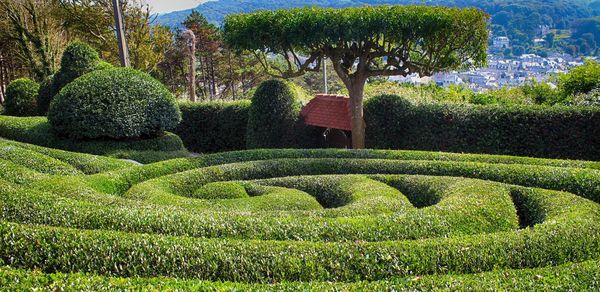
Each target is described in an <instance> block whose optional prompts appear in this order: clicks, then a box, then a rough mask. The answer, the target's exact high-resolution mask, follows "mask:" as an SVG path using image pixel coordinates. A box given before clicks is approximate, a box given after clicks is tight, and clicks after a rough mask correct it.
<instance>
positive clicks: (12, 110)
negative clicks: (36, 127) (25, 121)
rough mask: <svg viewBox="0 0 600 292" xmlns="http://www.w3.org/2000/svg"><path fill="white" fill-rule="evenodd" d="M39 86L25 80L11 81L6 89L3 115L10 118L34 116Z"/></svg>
mask: <svg viewBox="0 0 600 292" xmlns="http://www.w3.org/2000/svg"><path fill="white" fill-rule="evenodd" d="M39 87H40V86H39V85H38V84H37V83H36V82H35V81H33V80H31V79H27V78H20V79H16V80H13V81H12V82H11V83H10V84H8V86H7V87H6V101H5V103H4V114H6V115H10V116H34V115H35V114H36V110H37V107H36V97H37V93H38V90H39Z"/></svg>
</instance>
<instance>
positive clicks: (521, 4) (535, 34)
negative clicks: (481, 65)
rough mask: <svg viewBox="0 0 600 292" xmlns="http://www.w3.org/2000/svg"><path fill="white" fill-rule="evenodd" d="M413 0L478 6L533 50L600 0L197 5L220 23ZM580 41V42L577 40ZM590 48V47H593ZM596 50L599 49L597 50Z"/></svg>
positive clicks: (597, 8)
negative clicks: (234, 17)
mask: <svg viewBox="0 0 600 292" xmlns="http://www.w3.org/2000/svg"><path fill="white" fill-rule="evenodd" d="M383 4H414V5H423V4H425V5H443V6H456V7H476V8H479V9H482V10H484V11H486V12H487V13H489V14H490V15H491V16H492V30H493V31H494V34H495V35H499V36H508V37H509V38H510V39H511V41H512V42H513V44H514V45H515V46H518V47H522V49H519V51H521V50H523V51H531V49H532V48H529V46H530V44H532V42H533V39H535V38H539V37H542V35H541V32H540V30H539V27H540V26H541V25H546V26H549V27H551V28H554V29H559V30H560V29H571V24H572V23H574V22H576V21H577V20H580V19H585V18H590V17H594V16H599V15H600V0H550V1H543V0H533V1H526V0H488V1H482V0H430V1H423V0H308V1H304V0H286V1H269V0H219V1H210V2H206V3H203V4H200V5H198V7H196V8H195V9H196V10H198V11H199V12H201V13H202V14H203V15H204V16H205V17H206V18H207V19H208V21H209V22H212V23H214V24H217V25H219V24H220V23H221V22H222V21H223V19H224V17H225V15H227V14H232V13H243V12H252V11H255V10H260V9H281V8H292V7H304V6H313V5H314V6H322V7H348V6H361V5H383ZM191 11H192V9H188V10H183V11H176V12H171V13H167V14H162V15H159V16H158V17H157V23H159V24H163V25H167V26H170V27H179V26H180V25H181V22H182V21H183V19H185V17H186V16H187V15H189V14H190V13H191ZM578 42H579V43H578ZM587 42H588V43H589V44H587V45H585V44H582V43H581V41H579V40H572V41H570V42H567V43H565V44H563V45H562V46H564V47H566V46H568V45H571V44H576V45H577V46H581V47H586V48H587V50H588V51H589V52H582V53H586V54H593V50H594V48H595V47H596V43H600V40H587ZM590 48H591V49H590ZM596 53H597V52H596Z"/></svg>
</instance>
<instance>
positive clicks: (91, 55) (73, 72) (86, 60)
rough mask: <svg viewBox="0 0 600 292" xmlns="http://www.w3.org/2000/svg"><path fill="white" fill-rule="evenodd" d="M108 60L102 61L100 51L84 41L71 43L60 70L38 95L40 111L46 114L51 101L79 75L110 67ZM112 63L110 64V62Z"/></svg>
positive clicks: (64, 54)
mask: <svg viewBox="0 0 600 292" xmlns="http://www.w3.org/2000/svg"><path fill="white" fill-rule="evenodd" d="M106 64H108V63H106V62H100V58H99V57H98V52H96V50H94V49H93V48H92V47H90V46H89V45H87V44H85V43H82V42H77V41H76V42H73V43H71V44H70V45H69V46H68V47H67V48H66V49H65V52H64V53H63V56H62V59H61V61H60V70H58V72H56V74H55V75H54V76H53V78H52V79H51V82H50V84H49V85H46V86H43V87H42V89H43V90H41V91H40V94H39V97H38V104H39V105H38V111H39V112H40V113H41V114H45V113H46V112H47V111H48V107H49V105H50V102H51V101H52V99H53V98H54V96H56V94H58V93H59V92H60V90H61V89H62V88H63V87H64V86H65V85H67V84H69V83H70V82H71V81H73V80H75V79H77V77H79V76H81V75H83V74H85V73H88V72H91V71H94V70H98V69H104V68H108V66H107V65H106ZM108 65H110V64H108Z"/></svg>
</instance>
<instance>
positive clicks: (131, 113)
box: [48, 68, 181, 139]
mask: <svg viewBox="0 0 600 292" xmlns="http://www.w3.org/2000/svg"><path fill="white" fill-rule="evenodd" d="M180 119H181V113H180V111H179V108H178V107H177V104H176V102H175V98H174V97H173V95H172V94H171V93H170V92H169V91H168V90H167V89H166V88H165V87H164V86H163V85H162V84H160V82H158V81H157V80H155V79H154V78H152V77H150V76H149V75H147V74H145V73H141V72H139V71H136V70H133V69H123V68H115V69H106V70H98V71H94V72H92V73H89V74H86V75H84V76H82V77H80V78H78V79H76V80H75V81H74V82H72V83H70V84H68V85H67V86H66V87H65V88H64V89H63V90H61V92H60V93H59V94H58V95H57V96H56V98H55V100H54V101H53V102H52V104H51V105H50V111H49V113H48V121H49V122H50V124H51V125H52V128H53V129H54V130H55V131H56V132H57V133H59V134H60V135H63V136H66V137H70V138H75V139H79V138H88V139H94V138H113V139H121V138H139V137H156V136H159V135H161V134H162V133H163V131H166V130H170V129H173V128H175V127H176V126H177V124H178V123H179V121H180Z"/></svg>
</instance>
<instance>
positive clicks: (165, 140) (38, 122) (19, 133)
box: [0, 116, 187, 163]
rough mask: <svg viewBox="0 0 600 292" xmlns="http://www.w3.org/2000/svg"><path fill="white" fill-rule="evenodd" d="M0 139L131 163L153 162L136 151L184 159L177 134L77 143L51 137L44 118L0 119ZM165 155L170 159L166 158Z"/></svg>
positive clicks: (183, 149)
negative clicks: (138, 161)
mask: <svg viewBox="0 0 600 292" xmlns="http://www.w3.org/2000/svg"><path fill="white" fill-rule="evenodd" d="M0 138H6V139H11V140H14V141H19V142H24V143H31V144H35V145H39V146H44V147H51V148H55V149H62V150H69V151H77V152H82V153H91V154H96V155H110V156H114V157H119V158H131V159H134V160H138V158H140V159H139V160H145V161H141V162H143V163H144V162H155V161H156V160H154V159H152V158H148V157H145V155H144V154H143V153H142V154H141V155H140V154H139V153H136V152H138V151H143V152H145V151H151V154H152V155H154V154H157V153H156V152H158V151H160V152H164V153H162V155H166V157H167V158H174V157H182V156H187V153H185V147H184V146H183V142H182V141H181V139H180V138H179V137H178V136H177V135H175V134H172V133H168V132H167V133H165V134H164V135H163V136H160V137H156V138H151V139H132V140H85V141H79V140H73V139H65V138H60V137H57V136H56V135H54V134H53V133H52V129H51V126H50V124H49V123H48V119H47V118H45V117H9V116H0ZM152 151H154V152H152ZM169 153H171V154H172V155H173V156H174V157H169V155H168V154H169ZM158 154H161V153H158ZM157 156H160V155H157ZM158 160H161V159H158Z"/></svg>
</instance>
